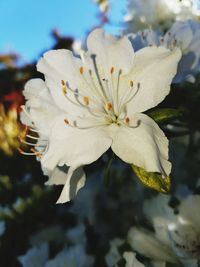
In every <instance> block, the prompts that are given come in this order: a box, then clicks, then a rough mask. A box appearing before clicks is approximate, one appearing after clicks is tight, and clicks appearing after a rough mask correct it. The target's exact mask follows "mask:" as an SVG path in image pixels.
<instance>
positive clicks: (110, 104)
mask: <svg viewBox="0 0 200 267" xmlns="http://www.w3.org/2000/svg"><path fill="white" fill-rule="evenodd" d="M112 108H113V106H112V103H110V102H109V103H106V109H107V110H109V111H110V110H112Z"/></svg>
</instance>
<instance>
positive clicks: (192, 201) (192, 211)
mask: <svg viewBox="0 0 200 267" xmlns="http://www.w3.org/2000/svg"><path fill="white" fill-rule="evenodd" d="M199 207H200V196H199V195H191V196H188V197H187V198H186V199H184V200H183V201H182V203H181V205H180V207H179V211H180V217H181V218H183V219H184V220H186V221H189V222H191V223H192V224H193V225H195V226H196V227H197V228H198V229H199V228H200V213H199Z"/></svg>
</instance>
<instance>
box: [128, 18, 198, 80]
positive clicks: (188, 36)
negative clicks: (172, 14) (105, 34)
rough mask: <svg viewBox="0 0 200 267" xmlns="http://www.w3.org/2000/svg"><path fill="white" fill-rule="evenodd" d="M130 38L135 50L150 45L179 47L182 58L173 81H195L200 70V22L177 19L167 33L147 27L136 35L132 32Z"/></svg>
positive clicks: (170, 47)
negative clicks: (162, 33)
mask: <svg viewBox="0 0 200 267" xmlns="http://www.w3.org/2000/svg"><path fill="white" fill-rule="evenodd" d="M129 38H130V39H131V40H132V43H133V47H134V49H135V50H138V49H141V48H144V47H146V46H149V45H150V46H152V45H155V46H164V47H166V48H169V49H174V48H177V47H179V48H180V49H181V51H182V58H181V60H180V62H179V65H178V70H177V75H176V76H175V78H174V80H173V83H180V82H182V81H189V82H195V75H196V74H197V73H198V72H199V71H200V47H199V42H200V23H198V22H194V21H192V20H188V21H184V22H183V21H177V22H175V23H174V24H173V25H172V27H171V28H170V29H169V30H168V31H167V32H166V33H165V35H161V34H160V33H159V32H155V31H152V30H151V29H146V30H144V31H142V32H139V33H137V34H136V35H134V34H131V35H130V36H129Z"/></svg>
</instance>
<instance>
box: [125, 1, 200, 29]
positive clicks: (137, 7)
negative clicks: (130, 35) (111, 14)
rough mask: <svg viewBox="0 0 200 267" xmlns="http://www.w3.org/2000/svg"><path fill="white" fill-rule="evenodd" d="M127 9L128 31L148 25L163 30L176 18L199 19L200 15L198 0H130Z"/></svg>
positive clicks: (182, 19)
mask: <svg viewBox="0 0 200 267" xmlns="http://www.w3.org/2000/svg"><path fill="white" fill-rule="evenodd" d="M127 9H128V10H127V14H126V16H125V21H126V30H127V31H128V32H136V31H138V30H142V29H145V28H147V27H150V28H151V27H152V28H153V29H156V30H161V31H162V30H165V29H167V28H168V27H170V26H171V24H172V23H173V22H175V21H176V20H181V21H184V20H187V19H196V20H198V18H199V16H200V10H199V7H198V2H197V0H182V1H179V0H151V1H149V0H140V1H138V0H128V7H127Z"/></svg>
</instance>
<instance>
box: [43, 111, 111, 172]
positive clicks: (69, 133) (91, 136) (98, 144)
mask: <svg viewBox="0 0 200 267" xmlns="http://www.w3.org/2000/svg"><path fill="white" fill-rule="evenodd" d="M111 143H112V140H111V138H110V137H109V135H108V133H107V131H106V130H105V129H104V128H103V127H97V128H89V129H78V128H76V127H73V126H68V125H66V124H65V123H64V118H63V116H60V118H59V119H57V121H56V123H55V125H54V127H53V130H52V133H51V136H50V138H49V147H48V149H47V151H46V153H45V154H44V155H43V157H42V159H41V163H42V165H43V167H44V168H46V169H48V170H53V169H54V168H55V167H56V166H57V165H59V166H62V165H63V164H66V165H67V166H81V165H85V164H90V163H91V162H94V161H96V160H97V159H98V158H99V157H100V156H101V155H102V154H103V153H104V152H105V151H107V150H108V148H109V147H110V146H111ZM55 151H56V152H55Z"/></svg>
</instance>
